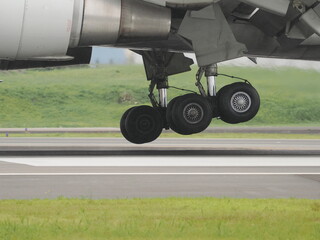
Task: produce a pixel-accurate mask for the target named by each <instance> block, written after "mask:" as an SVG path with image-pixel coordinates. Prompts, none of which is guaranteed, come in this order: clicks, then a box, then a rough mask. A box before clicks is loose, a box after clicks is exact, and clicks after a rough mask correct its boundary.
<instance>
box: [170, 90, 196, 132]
mask: <svg viewBox="0 0 320 240" xmlns="http://www.w3.org/2000/svg"><path fill="white" fill-rule="evenodd" d="M188 95H190V94H187V95H183V96H179V97H176V98H174V99H172V100H171V101H170V102H169V104H168V107H167V112H166V120H167V122H168V124H169V127H170V128H171V130H172V131H174V132H176V133H178V134H181V135H190V134H192V133H187V132H185V131H183V130H182V129H180V128H179V127H178V126H176V125H175V123H174V122H173V119H172V111H173V106H174V104H175V103H176V101H177V100H178V99H179V98H184V97H187V96H188Z"/></svg>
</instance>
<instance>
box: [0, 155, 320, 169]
mask: <svg viewBox="0 0 320 240" xmlns="http://www.w3.org/2000/svg"><path fill="white" fill-rule="evenodd" d="M0 161H3V162H9V163H16V164H25V165H30V166H35V167H320V157H259V156H253V157H168V156H166V157H158V156H152V157H151V156H141V157H47V158H45V157H33V158H28V157H21V158H16V157H14V158H10V157H7V158H3V157H2V158H0Z"/></svg>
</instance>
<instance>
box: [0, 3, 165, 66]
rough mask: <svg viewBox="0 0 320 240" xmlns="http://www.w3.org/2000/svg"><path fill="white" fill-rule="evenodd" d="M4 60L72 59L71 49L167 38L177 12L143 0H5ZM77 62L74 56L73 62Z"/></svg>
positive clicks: (1, 23) (0, 49) (0, 23)
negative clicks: (173, 15)
mask: <svg viewBox="0 0 320 240" xmlns="http://www.w3.org/2000/svg"><path fill="white" fill-rule="evenodd" d="M0 13H1V14H0V42H1V45H0V59H3V60H32V61H68V60H70V57H68V56H66V54H67V51H68V49H70V48H78V47H84V46H92V45H109V46H113V45H115V44H117V43H122V44H123V43H130V42H137V41H140V40H143V41H152V40H162V39H167V38H168V35H169V32H170V28H171V11H170V9H169V8H166V7H162V6H157V5H155V4H152V3H148V2H145V1H142V0H19V1H12V0H1V1H0ZM71 59H72V58H71Z"/></svg>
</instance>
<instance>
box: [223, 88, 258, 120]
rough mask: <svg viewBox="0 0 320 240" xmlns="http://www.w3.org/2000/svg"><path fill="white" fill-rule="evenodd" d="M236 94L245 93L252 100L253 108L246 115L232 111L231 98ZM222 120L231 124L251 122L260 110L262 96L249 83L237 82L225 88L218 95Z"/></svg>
mask: <svg viewBox="0 0 320 240" xmlns="http://www.w3.org/2000/svg"><path fill="white" fill-rule="evenodd" d="M236 92H245V93H247V94H248V95H249V96H250V98H251V107H250V109H249V110H248V111H246V112H244V113H238V112H236V111H234V110H233V109H232V106H231V103H230V101H231V98H232V96H233V95H234V94H235V93H236ZM217 97H218V106H219V113H220V118H221V120H222V121H224V122H226V123H230V124H237V123H242V122H247V121H250V120H251V119H252V118H254V117H255V116H256V115H257V113H258V111H259V109H260V96H259V94H258V92H257V90H256V89H255V88H254V87H252V86H251V85H249V84H247V83H242V82H237V83H233V84H230V85H227V86H225V87H223V88H222V89H221V90H220V91H219V92H218V94H217Z"/></svg>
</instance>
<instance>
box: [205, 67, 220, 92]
mask: <svg viewBox="0 0 320 240" xmlns="http://www.w3.org/2000/svg"><path fill="white" fill-rule="evenodd" d="M205 76H206V78H207V85H208V95H209V96H210V97H215V96H217V87H216V77H217V76H218V66H217V64H212V65H209V66H207V67H206V70H205Z"/></svg>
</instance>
